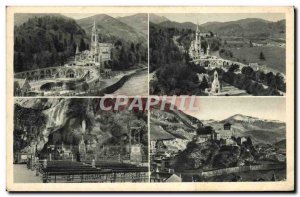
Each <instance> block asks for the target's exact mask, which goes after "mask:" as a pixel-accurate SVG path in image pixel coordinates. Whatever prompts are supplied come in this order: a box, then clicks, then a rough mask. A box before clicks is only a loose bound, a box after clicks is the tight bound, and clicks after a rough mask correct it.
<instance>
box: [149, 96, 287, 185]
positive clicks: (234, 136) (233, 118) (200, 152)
mask: <svg viewBox="0 0 300 197" xmlns="http://www.w3.org/2000/svg"><path fill="white" fill-rule="evenodd" d="M179 107H180V106H179V105H178V104H177V105H176V103H175V104H174V110H161V108H160V105H157V106H156V107H154V108H153V110H152V111H151V112H150V147H151V148H150V154H151V156H150V157H151V160H150V163H151V182H264V181H267V182H270V181H286V176H287V175H286V123H285V121H286V120H285V115H284V114H285V99H284V98H280V97H277V98H274V97H273V98H255V99H252V98H249V97H248V98H244V97H237V98H234V99H232V98H230V99H229V98H224V97H223V98H214V99H205V98H202V99H200V100H199V110H198V111H191V110H180V109H179Z"/></svg>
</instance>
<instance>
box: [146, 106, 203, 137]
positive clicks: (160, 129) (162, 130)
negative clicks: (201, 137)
mask: <svg viewBox="0 0 300 197" xmlns="http://www.w3.org/2000/svg"><path fill="white" fill-rule="evenodd" d="M150 125H151V129H153V130H152V131H151V135H150V137H151V139H159V138H161V137H162V136H165V137H166V138H167V139H170V138H171V137H170V134H171V136H173V138H180V139H187V140H191V139H192V138H193V137H194V135H195V133H196V129H197V128H198V126H199V125H202V122H201V121H200V120H198V119H196V118H194V117H192V116H190V115H187V114H186V113H184V112H182V111H180V110H178V109H177V108H176V107H175V108H174V110H172V109H170V110H160V109H159V107H158V106H155V107H154V108H153V109H152V110H151V113H150Z"/></svg>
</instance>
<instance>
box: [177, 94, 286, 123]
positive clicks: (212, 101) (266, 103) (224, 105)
mask: <svg viewBox="0 0 300 197" xmlns="http://www.w3.org/2000/svg"><path fill="white" fill-rule="evenodd" d="M196 103H197V107H198V109H199V110H197V111H196V110H195V111H194V110H193V111H184V112H185V113H187V114H189V115H191V116H194V117H196V118H198V119H200V120H208V119H214V120H223V119H226V118H228V117H230V116H232V115H235V114H242V115H247V116H253V117H257V118H261V119H269V120H280V121H283V122H285V118H286V117H285V112H286V111H285V106H286V105H285V98H284V97H228V98H227V97H225V98H224V97H213V98H212V97H205V98H204V97H197V102H196ZM177 106H178V107H179V105H177Z"/></svg>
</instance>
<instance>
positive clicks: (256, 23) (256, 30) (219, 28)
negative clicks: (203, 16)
mask: <svg viewBox="0 0 300 197" xmlns="http://www.w3.org/2000/svg"><path fill="white" fill-rule="evenodd" d="M201 27H203V28H205V29H207V30H209V31H212V32H214V33H216V34H218V35H222V36H246V37H255V36H259V37H275V38H285V20H281V21H277V22H270V21H266V20H263V19H258V18H247V19H241V20H237V21H230V22H208V23H205V24H202V25H201Z"/></svg>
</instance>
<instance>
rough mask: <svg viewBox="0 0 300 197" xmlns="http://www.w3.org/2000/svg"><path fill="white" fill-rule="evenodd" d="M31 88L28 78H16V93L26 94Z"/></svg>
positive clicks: (17, 94) (19, 94)
mask: <svg viewBox="0 0 300 197" xmlns="http://www.w3.org/2000/svg"><path fill="white" fill-rule="evenodd" d="M30 90H31V86H30V84H29V81H28V79H27V78H26V79H17V78H15V79H14V95H15V96H26V95H27V94H28V93H29V91H30Z"/></svg>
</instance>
